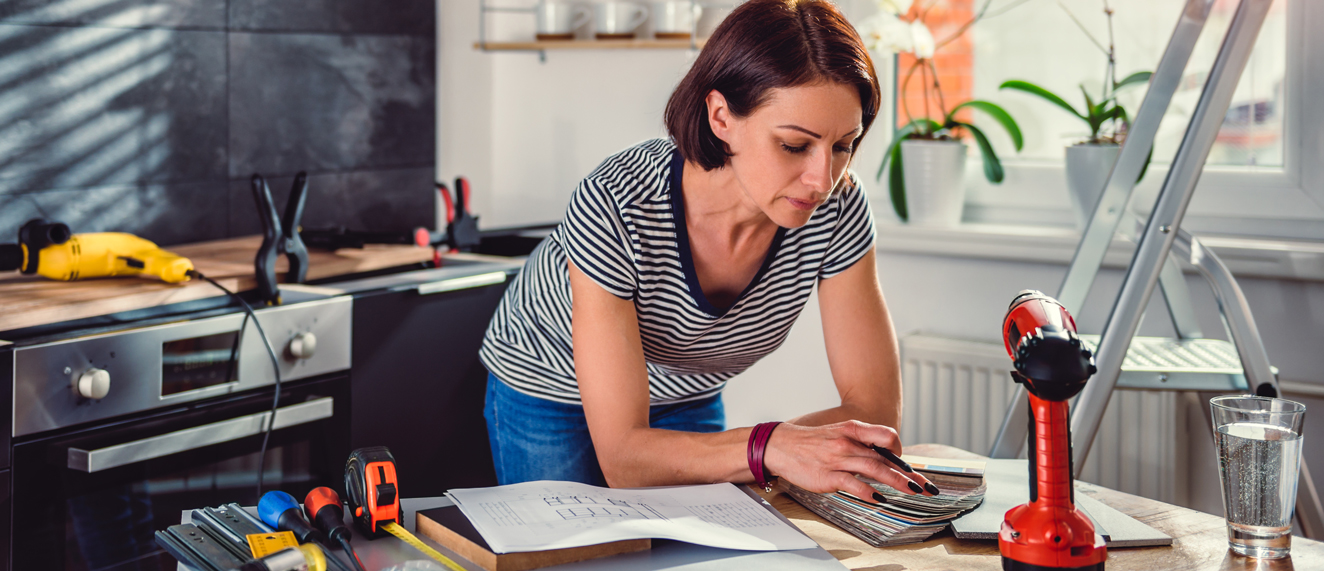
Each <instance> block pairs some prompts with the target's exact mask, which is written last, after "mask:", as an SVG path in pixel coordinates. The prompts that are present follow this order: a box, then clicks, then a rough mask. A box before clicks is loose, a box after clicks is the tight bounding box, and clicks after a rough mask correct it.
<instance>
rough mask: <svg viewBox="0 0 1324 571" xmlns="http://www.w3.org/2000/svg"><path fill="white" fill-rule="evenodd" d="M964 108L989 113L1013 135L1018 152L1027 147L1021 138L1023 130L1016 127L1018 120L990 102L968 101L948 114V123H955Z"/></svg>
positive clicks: (1013, 143)
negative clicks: (958, 112) (957, 115)
mask: <svg viewBox="0 0 1324 571" xmlns="http://www.w3.org/2000/svg"><path fill="white" fill-rule="evenodd" d="M962 107H970V108H972V109H978V110H980V111H983V112H985V113H988V115H989V116H990V117H992V118H993V119H994V120H996V121H997V122H998V123H1001V124H1002V128H1003V129H1006V130H1007V134H1008V135H1011V144H1012V145H1014V146H1015V147H1016V150H1017V151H1020V150H1021V147H1023V146H1025V140H1024V138H1022V137H1021V129H1020V127H1019V126H1017V125H1016V120H1015V119H1012V118H1011V115H1010V114H1009V113H1007V111H1006V110H1005V109H1003V108H1001V107H999V106H998V105H997V104H995V103H990V102H988V101H980V100H978V99H974V100H970V101H966V102H965V103H962V104H960V105H957V106H956V107H954V108H953V109H952V112H951V113H948V114H947V121H948V122H952V121H954V120H955V117H956V112H957V111H960V110H961V108H962Z"/></svg>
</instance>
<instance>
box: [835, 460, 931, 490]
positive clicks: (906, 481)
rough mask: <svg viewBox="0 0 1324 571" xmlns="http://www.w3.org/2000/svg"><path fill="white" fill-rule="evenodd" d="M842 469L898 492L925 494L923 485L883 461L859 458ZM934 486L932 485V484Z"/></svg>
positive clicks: (847, 463)
mask: <svg viewBox="0 0 1324 571" xmlns="http://www.w3.org/2000/svg"><path fill="white" fill-rule="evenodd" d="M841 467H842V469H843V470H845V471H847V472H852V473H856V474H860V475H862V476H865V477H867V478H870V479H872V480H874V481H877V482H878V483H880V484H884V485H887V486H891V487H892V488H894V489H895V490H896V491H898V492H901V493H903V494H907V495H912V496H913V495H916V494H923V493H924V491H925V490H924V488H923V484H920V483H917V482H915V481H914V480H911V479H910V478H907V477H906V474H902V473H901V472H900V471H898V470H896V469H895V468H892V467H891V466H890V465H888V464H886V463H884V462H883V461H882V460H878V459H874V458H868V457H865V456H857V457H855V458H852V459H849V460H847V461H846V462H843V463H842V466H841ZM930 485H932V484H930Z"/></svg>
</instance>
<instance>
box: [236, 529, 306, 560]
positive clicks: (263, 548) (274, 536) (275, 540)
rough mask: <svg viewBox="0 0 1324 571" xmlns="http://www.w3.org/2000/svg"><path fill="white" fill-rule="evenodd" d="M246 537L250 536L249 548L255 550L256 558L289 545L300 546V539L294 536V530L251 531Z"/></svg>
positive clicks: (254, 556) (254, 555)
mask: <svg viewBox="0 0 1324 571" xmlns="http://www.w3.org/2000/svg"><path fill="white" fill-rule="evenodd" d="M245 537H246V538H248V550H249V551H252V552H253V558H254V559H261V558H263V557H266V556H267V555H270V554H272V553H275V552H277V551H280V550H282V549H285V548H288V547H298V546H299V540H298V539H296V538H295V537H294V532H293V531H277V532H274V533H250V534H248V535H246V536H245Z"/></svg>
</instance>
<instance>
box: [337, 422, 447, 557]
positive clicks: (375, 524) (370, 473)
mask: <svg viewBox="0 0 1324 571" xmlns="http://www.w3.org/2000/svg"><path fill="white" fill-rule="evenodd" d="M345 495H346V496H347V497H346V498H345V499H346V500H348V502H349V509H350V513H351V514H353V516H354V525H355V526H357V527H358V528H359V531H360V532H362V533H363V535H365V536H367V537H380V536H381V535H383V533H389V534H391V535H394V536H396V537H398V538H400V541H403V542H405V543H408V544H409V546H410V547H413V548H414V549H417V550H419V551H422V552H423V553H424V554H426V555H427V556H428V557H431V558H433V559H436V560H437V561H438V562H440V563H441V564H442V565H445V566H446V567H449V568H450V569H451V571H464V568H463V567H460V566H459V565H458V564H456V563H455V562H454V561H451V560H450V558H449V557H446V556H445V555H442V554H441V553H438V552H437V550H435V549H433V548H431V547H428V546H427V545H424V544H423V542H422V541H419V540H418V538H417V537H414V534H412V533H409V532H408V531H406V530H405V528H403V527H400V524H399V523H396V522H399V521H400V516H401V515H403V511H402V510H401V509H400V491H399V489H397V488H396V479H395V457H394V456H391V451H390V450H387V448H386V447H385V446H369V447H367V448H359V449H358V450H355V451H353V452H351V453H350V454H349V460H348V461H346V462H345Z"/></svg>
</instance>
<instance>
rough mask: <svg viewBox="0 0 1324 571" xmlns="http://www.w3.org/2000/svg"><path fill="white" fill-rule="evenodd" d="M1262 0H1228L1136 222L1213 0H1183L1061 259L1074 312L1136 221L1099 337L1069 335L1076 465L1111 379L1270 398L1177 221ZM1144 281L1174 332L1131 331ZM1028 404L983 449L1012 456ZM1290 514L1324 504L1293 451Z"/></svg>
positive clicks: (1321, 513) (1206, 262)
mask: <svg viewBox="0 0 1324 571" xmlns="http://www.w3.org/2000/svg"><path fill="white" fill-rule="evenodd" d="M1271 3H1272V0H1241V2H1240V3H1239V4H1238V6H1237V11H1236V14H1235V15H1234V16H1233V19H1232V22H1231V23H1230V25H1229V27H1228V30H1227V33H1226V34H1225V35H1224V37H1223V43H1222V45H1221V47H1220V48H1219V51H1218V56H1217V58H1216V59H1215V61H1214V64H1213V67H1212V69H1211V70H1210V72H1209V76H1208V78H1207V79H1206V81H1205V84H1204V88H1203V90H1202V91H1201V93H1200V99H1199V102H1198V103H1197V105H1196V108H1195V112H1194V113H1193V114H1192V116H1191V120H1190V124H1189V125H1187V128H1186V132H1185V135H1184V136H1183V138H1182V142H1181V146H1180V147H1178V150H1177V154H1176V156H1175V157H1174V159H1173V161H1172V167H1171V169H1170V170H1169V171H1168V175H1167V178H1166V179H1165V180H1164V181H1163V186H1162V189H1161V190H1160V191H1159V194H1158V197H1157V199H1156V201H1155V204H1154V208H1153V210H1152V211H1151V213H1150V216H1149V220H1148V221H1146V222H1141V221H1139V220H1137V219H1135V218H1134V216H1133V215H1130V214H1129V213H1128V212H1127V210H1126V205H1127V202H1128V201H1129V200H1130V198H1131V191H1132V190H1133V189H1134V187H1135V182H1136V179H1137V178H1139V176H1140V172H1141V168H1142V167H1143V165H1144V162H1145V158H1146V156H1147V155H1149V153H1150V150H1151V149H1152V148H1153V144H1154V136H1155V134H1156V133H1157V131H1158V126H1159V122H1160V120H1161V119H1162V117H1163V114H1164V113H1165V112H1166V111H1167V108H1168V105H1169V103H1170V102H1171V100H1172V95H1173V93H1174V92H1175V91H1176V89H1177V86H1178V83H1179V81H1180V80H1181V78H1182V75H1183V72H1184V71H1185V68H1186V65H1187V62H1188V61H1189V60H1190V56H1191V53H1192V51H1193V50H1194V48H1195V43H1196V40H1197V39H1198V38H1199V36H1200V32H1201V30H1203V29H1204V26H1205V23H1206V21H1207V19H1208V16H1209V11H1210V8H1211V7H1212V5H1213V1H1212V0H1187V1H1186V3H1185V6H1184V7H1183V8H1182V15H1181V18H1180V20H1179V21H1178V22H1177V26H1176V29H1175V30H1174V31H1173V34H1172V38H1171V39H1170V40H1169V42H1168V46H1167V48H1166V49H1165V50H1164V52H1163V56H1162V58H1161V59H1160V60H1159V64H1158V68H1157V69H1156V70H1155V72H1154V75H1153V76H1152V77H1151V78H1150V83H1149V90H1148V91H1147V92H1146V93H1145V97H1144V100H1143V101H1142V102H1141V104H1140V109H1139V111H1138V112H1137V113H1136V116H1135V121H1134V122H1133V124H1132V125H1131V129H1130V131H1129V132H1128V133H1127V137H1126V140H1125V142H1124V143H1123V145H1122V149H1121V152H1120V153H1119V155H1118V157H1117V161H1116V163H1115V164H1114V165H1113V169H1112V172H1111V174H1110V175H1109V177H1108V181H1107V183H1106V185H1105V186H1104V190H1103V194H1102V196H1100V198H1099V202H1098V204H1097V205H1096V206H1095V209H1094V215H1093V217H1092V218H1091V219H1090V221H1089V224H1088V226H1086V229H1085V232H1084V234H1083V235H1082V237H1081V241H1080V244H1079V245H1078V246H1077V248H1076V254H1075V256H1074V257H1073V258H1072V260H1071V266H1070V268H1069V269H1068V271H1067V275H1066V278H1065V280H1064V281H1063V284H1062V289H1061V291H1059V292H1058V297H1057V299H1058V301H1060V302H1061V303H1062V304H1063V306H1065V307H1066V308H1067V310H1068V311H1070V312H1072V313H1073V314H1074V313H1078V312H1079V311H1080V309H1081V307H1082V306H1083V305H1084V302H1085V297H1086V294H1087V293H1088V292H1089V289H1090V286H1091V285H1092V284H1093V283H1094V278H1095V277H1096V275H1097V274H1098V271H1099V267H1100V265H1101V264H1102V262H1103V257H1104V253H1105V251H1106V250H1107V248H1108V245H1109V243H1110V242H1111V241H1112V238H1113V236H1114V234H1116V232H1117V230H1118V226H1119V225H1120V224H1121V223H1122V222H1123V221H1129V222H1133V223H1135V224H1136V226H1137V229H1138V232H1137V247H1136V252H1135V254H1134V256H1133V257H1132V258H1131V263H1130V266H1129V267H1128V268H1127V271H1126V277H1125V279H1124V280H1123V283H1122V287H1121V290H1120V291H1119V292H1118V294H1117V300H1116V302H1115V304H1114V305H1113V308H1112V312H1111V314H1110V315H1109V316H1108V321H1107V324H1106V325H1105V326H1104V329H1103V334H1102V335H1099V336H1085V335H1082V336H1081V337H1082V339H1083V340H1085V341H1087V343H1088V344H1089V345H1091V346H1092V347H1093V348H1094V350H1095V353H1096V361H1097V365H1098V373H1096V374H1095V375H1094V377H1093V378H1092V379H1091V380H1090V382H1089V383H1088V384H1086V385H1085V389H1084V391H1082V392H1081V394H1080V395H1079V397H1077V400H1076V402H1075V405H1074V406H1073V407H1072V415H1071V434H1072V442H1073V455H1072V460H1073V464H1074V466H1075V469H1076V471H1077V473H1079V471H1080V470H1081V468H1082V467H1083V466H1084V465H1085V460H1086V458H1087V457H1088V455H1089V451H1090V446H1091V444H1092V443H1093V441H1094V436H1095V434H1096V433H1097V432H1098V429H1099V424H1100V422H1101V421H1102V419H1103V415H1104V411H1105V409H1106V407H1107V406H1108V400H1109V397H1110V396H1111V395H1112V391H1113V389H1114V388H1119V387H1120V388H1131V389H1146V390H1179V391H1209V392H1224V393H1227V392H1241V393H1245V392H1253V393H1255V394H1258V395H1262V396H1274V397H1276V396H1278V395H1279V390H1278V381H1277V378H1276V374H1277V371H1276V370H1275V369H1274V368H1273V367H1272V366H1271V365H1270V364H1269V358H1268V355H1267V353H1266V352H1265V349H1264V343H1263V341H1262V340H1261V338H1260V335H1259V330H1258V329H1257V328H1256V326H1255V320H1254V318H1253V317H1252V316H1251V312H1250V307H1249V305H1248V304H1247V303H1246V298H1245V296H1244V295H1243V294H1242V292H1241V288H1240V287H1239V286H1238V285H1237V282H1236V279H1235V278H1234V277H1233V276H1232V273H1231V272H1230V271H1229V270H1228V268H1227V266H1226V265H1224V264H1223V262H1222V261H1221V260H1219V259H1218V257H1217V256H1216V255H1214V253H1213V252H1212V251H1210V250H1208V249H1207V248H1205V247H1204V246H1202V245H1201V244H1200V241H1199V240H1198V239H1196V238H1195V237H1194V236H1191V235H1190V234H1189V233H1187V232H1185V231H1184V230H1182V229H1181V220H1182V217H1183V216H1184V215H1185V212H1186V207H1187V205H1188V204H1189V203H1190V200H1191V195H1192V194H1193V193H1194V190H1195V185H1196V182H1197V181H1198V180H1199V178H1200V173H1201V171H1202V170H1203V169H1204V164H1205V159H1206V158H1207V157H1208V155H1209V150H1210V148H1211V147H1212V146H1213V144H1214V139H1215V137H1216V136H1217V134H1218V130H1219V127H1220V126H1221V125H1222V122H1223V117H1224V116H1225V115H1226V114H1227V110H1228V106H1229V105H1230V103H1231V100H1232V95H1233V92H1234V90H1235V89H1236V85H1237V82H1238V80H1239V79H1240V77H1241V73H1242V71H1243V70H1244V69H1245V67H1246V61H1247V60H1248V59H1249V57H1250V53H1251V50H1252V48H1253V47H1254V45H1255V39H1256V37H1257V36H1258V35H1259V31H1260V28H1261V26H1262V25H1263V23H1264V19H1265V15H1266V14H1267V13H1268V11H1269V6H1270V4H1271ZM1174 252H1175V254H1176V255H1178V256H1180V258H1181V259H1184V260H1187V261H1188V262H1189V263H1190V264H1191V265H1192V266H1194V267H1195V268H1196V270H1198V271H1199V273H1200V274H1201V275H1202V276H1203V277H1205V279H1206V280H1207V281H1208V282H1209V285H1210V288H1211V289H1212V290H1213V292H1214V297H1215V299H1216V301H1217V302H1218V308H1219V312H1220V313H1221V315H1222V318H1223V324H1224V327H1225V328H1226V329H1227V333H1228V336H1229V338H1230V339H1231V342H1227V341H1222V340H1217V339H1205V338H1203V332H1202V331H1200V328H1199V326H1198V324H1197V323H1196V319H1195V311H1194V307H1193V306H1192V304H1191V300H1190V292H1189V290H1188V289H1187V287H1186V282H1185V279H1184V278H1183V276H1182V272H1181V267H1180V266H1179V265H1178V264H1177V262H1176V260H1175V259H1173V258H1172V257H1171V256H1170V254H1171V253H1174ZM1155 285H1159V286H1161V288H1162V291H1163V296H1164V300H1165V301H1166V302H1167V306H1168V313H1169V317H1171V319H1172V322H1173V326H1174V329H1175V330H1176V332H1177V337H1176V338H1174V339H1167V338H1155V337H1135V333H1136V330H1137V329H1138V327H1139V325H1140V320H1141V317H1142V316H1143V312H1144V309H1145V307H1146V306H1147V305H1148V304H1149V300H1150V296H1151V294H1152V293H1153V291H1154V286H1155ZM1028 409H1029V406H1028V399H1027V398H1026V395H1025V389H1024V387H1018V389H1017V392H1016V395H1015V396H1014V397H1013V398H1012V404H1011V406H1010V408H1009V409H1008V411H1007V416H1006V417H1005V418H1004V419H1003V423H1002V427H1001V430H999V432H998V436H997V438H996V440H995V441H994V444H993V449H992V450H991V451H990V452H989V455H990V456H992V457H994V458H1015V457H1016V456H1018V455H1019V454H1020V450H1021V448H1022V447H1023V446H1024V445H1025V438H1026V432H1027V426H1026V422H1025V419H1026V418H1027V417H1028V414H1029V410H1028ZM1205 414H1206V415H1207V414H1208V410H1207V409H1206V410H1205ZM1210 430H1211V431H1212V426H1211V428H1210ZM1296 516H1297V522H1298V523H1299V524H1300V527H1301V531H1302V532H1303V533H1304V534H1305V535H1306V536H1307V537H1310V538H1313V539H1321V538H1324V506H1322V505H1321V501H1320V496H1319V493H1318V491H1317V490H1316V489H1315V486H1314V483H1313V481H1312V480H1311V479H1310V470H1309V468H1308V467H1307V466H1306V463H1305V461H1304V460H1303V461H1302V463H1301V475H1300V485H1299V488H1298V492H1297V503H1296Z"/></svg>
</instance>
